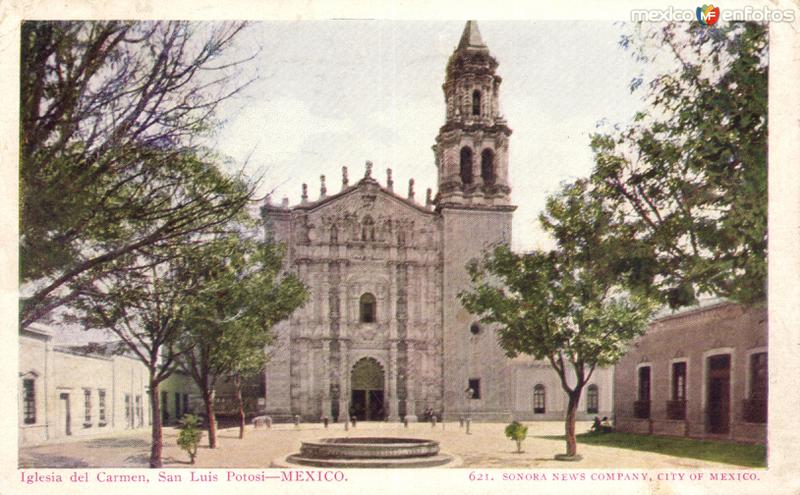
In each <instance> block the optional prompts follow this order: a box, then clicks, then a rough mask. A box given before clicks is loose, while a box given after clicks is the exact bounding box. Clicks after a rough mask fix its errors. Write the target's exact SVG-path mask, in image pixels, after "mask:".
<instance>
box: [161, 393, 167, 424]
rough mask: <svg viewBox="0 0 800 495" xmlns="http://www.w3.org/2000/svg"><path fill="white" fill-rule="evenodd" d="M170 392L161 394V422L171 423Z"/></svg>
mask: <svg viewBox="0 0 800 495" xmlns="http://www.w3.org/2000/svg"><path fill="white" fill-rule="evenodd" d="M168 406H169V392H161V421H162V422H164V423H166V422H167V421H169V409H168Z"/></svg>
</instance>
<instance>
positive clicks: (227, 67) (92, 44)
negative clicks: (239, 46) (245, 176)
mask: <svg viewBox="0 0 800 495" xmlns="http://www.w3.org/2000/svg"><path fill="white" fill-rule="evenodd" d="M242 28H243V24H241V23H221V24H214V25H210V24H203V25H199V24H192V23H187V22H123V21H91V22H82V21H81V22H78V21H69V22H51V21H46V22H43V21H26V22H23V23H22V34H21V67H20V87H21V101H20V278H21V284H22V287H23V293H25V294H26V296H27V297H26V298H25V299H24V302H23V304H22V307H21V311H20V323H21V325H22V326H26V325H29V324H30V323H32V322H34V321H37V320H39V319H42V318H44V317H46V316H47V315H48V314H50V313H51V311H53V310H54V309H56V308H59V307H63V306H65V305H68V304H70V303H71V302H72V301H74V300H75V298H76V297H78V294H79V293H80V292H81V291H82V290H83V289H85V288H87V287H91V286H92V284H93V282H94V281H96V280H98V279H101V278H102V277H103V276H104V275H105V274H106V273H107V271H108V270H110V269H116V268H118V267H119V263H120V262H121V261H123V260H126V261H128V262H130V263H136V262H138V261H139V260H140V259H142V258H140V257H139V256H138V255H145V256H146V255H147V253H148V251H149V250H152V249H163V248H164V247H165V246H167V245H169V244H171V243H173V242H175V241H176V240H177V239H181V238H182V237H184V236H186V235H189V234H192V233H196V232H200V231H204V230H207V229H209V228H212V227H214V226H218V225H221V224H223V223H225V222H227V221H228V220H229V219H230V218H231V217H232V216H235V215H236V214H237V212H238V211H239V210H241V208H242V207H243V206H244V205H245V204H247V202H248V200H250V199H251V198H252V195H253V190H254V185H252V184H250V185H248V184H244V183H243V182H242V180H240V179H239V178H236V177H230V176H228V175H226V174H223V173H221V172H220V171H219V170H218V169H217V167H216V163H218V161H219V160H218V159H217V158H216V157H214V156H213V154H212V153H211V152H210V151H208V150H206V149H204V148H203V147H202V146H200V144H199V143H200V142H201V141H200V140H201V139H203V138H204V137H205V136H207V135H208V133H209V132H210V131H211V130H213V129H214V127H215V125H216V121H215V119H214V113H215V109H216V107H217V106H218V105H219V104H220V102H222V101H224V100H225V99H227V98H229V97H230V96H232V95H234V94H235V93H236V92H237V91H239V90H240V89H241V88H242V87H243V86H244V85H246V84H247V81H246V80H243V79H242V78H241V77H240V76H241V74H240V71H239V70H238V67H239V63H240V61H237V60H231V59H230V58H229V57H227V58H226V56H225V54H226V52H227V51H228V49H229V48H230V46H231V44H232V42H233V40H234V39H235V38H236V36H237V35H238V34H239V33H240V31H241V30H242Z"/></svg>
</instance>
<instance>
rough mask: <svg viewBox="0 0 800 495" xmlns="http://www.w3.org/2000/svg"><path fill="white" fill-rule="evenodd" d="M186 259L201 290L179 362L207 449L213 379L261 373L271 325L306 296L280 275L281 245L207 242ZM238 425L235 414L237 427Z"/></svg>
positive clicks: (232, 239) (237, 239) (212, 443)
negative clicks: (202, 415) (201, 417)
mask: <svg viewBox="0 0 800 495" xmlns="http://www.w3.org/2000/svg"><path fill="white" fill-rule="evenodd" d="M191 259H192V261H191V262H192V263H193V264H194V266H196V267H200V273H199V275H198V281H197V283H198V284H199V285H200V286H201V290H199V291H198V293H197V294H196V295H195V296H194V297H193V298H192V301H191V303H190V305H189V307H188V314H189V315H190V317H189V318H188V319H187V321H186V332H185V333H184V335H183V337H182V340H181V345H182V347H183V349H184V350H185V353H184V355H183V359H182V362H183V365H184V366H185V368H186V369H187V370H188V371H189V373H190V374H191V376H192V377H193V378H194V380H195V382H196V383H197V386H198V387H199V388H200V391H201V393H202V396H203V401H204V403H205V407H206V416H207V418H208V436H209V439H208V440H209V447H210V448H212V449H213V448H215V447H216V424H215V418H216V415H215V410H214V393H215V388H216V383H217V379H218V378H220V377H224V376H233V377H234V378H235V379H240V378H241V376H242V375H244V374H247V373H252V372H254V371H257V370H259V369H261V368H262V367H263V365H264V362H265V359H266V354H265V352H266V349H265V347H266V346H267V344H268V343H269V342H270V341H271V332H270V330H271V329H272V326H273V325H275V324H276V323H278V322H279V321H281V320H283V319H285V318H287V317H289V315H291V313H292V312H293V311H294V310H295V309H297V308H298V307H300V306H302V305H303V304H304V303H305V301H306V298H307V297H308V295H307V290H306V287H305V285H303V283H302V282H300V280H299V279H298V278H297V277H296V276H295V275H294V274H290V273H289V274H287V273H282V268H283V266H282V262H283V249H282V247H281V246H279V245H276V244H273V243H271V242H258V241H255V240H254V239H252V238H249V237H247V236H245V235H243V234H242V233H240V234H238V235H230V236H222V237H218V238H216V239H213V240H211V241H209V242H207V243H206V244H204V245H203V246H202V247H201V248H200V249H197V250H196V251H195V252H194V253H193V254H192V255H191ZM237 376H238V378H237ZM239 393H241V391H240V390H239ZM240 407H241V402H240ZM241 421H243V411H241V410H240V428H242V427H243V425H242V423H241Z"/></svg>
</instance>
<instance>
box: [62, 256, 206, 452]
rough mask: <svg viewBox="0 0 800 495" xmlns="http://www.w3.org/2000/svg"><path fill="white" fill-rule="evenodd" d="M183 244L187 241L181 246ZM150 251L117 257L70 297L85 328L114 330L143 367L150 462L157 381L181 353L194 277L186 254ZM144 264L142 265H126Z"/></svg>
mask: <svg viewBox="0 0 800 495" xmlns="http://www.w3.org/2000/svg"><path fill="white" fill-rule="evenodd" d="M183 249H184V253H185V250H188V249H190V247H189V246H183ZM174 251H175V247H172V248H171V250H170V251H169V252H161V251H151V253H150V256H149V257H148V259H147V260H143V259H141V256H140V257H139V258H140V259H138V260H136V261H135V262H129V261H127V260H119V268H118V269H116V270H111V271H110V272H109V273H107V274H106V275H105V276H104V277H103V279H102V280H101V281H95V282H94V283H93V284H92V285H91V286H90V287H85V288H83V289H82V290H81V291H80V293H79V294H78V296H77V298H76V299H75V301H74V304H73V308H74V310H75V311H74V312H73V313H72V314H70V315H68V319H77V320H78V321H79V322H80V323H81V324H82V325H83V326H84V327H86V328H98V329H103V330H106V331H109V332H111V333H113V335H115V336H116V337H117V338H118V339H119V343H120V344H121V345H120V346H119V347H118V349H117V351H118V352H125V353H128V354H131V355H133V356H134V357H135V358H137V359H138V360H139V361H141V362H142V363H143V364H144V365H145V367H146V368H147V370H148V374H149V378H148V390H149V396H150V397H149V398H150V410H151V417H152V418H153V421H152V426H151V447H150V467H153V468H159V467H161V465H162V459H161V457H162V451H163V434H162V417H161V414H162V413H161V402H160V400H159V387H160V384H161V383H162V382H163V381H164V380H166V379H167V378H169V377H170V376H171V375H172V373H174V372H175V370H176V368H177V366H178V358H179V355H180V353H181V350H180V347H179V346H178V340H179V338H180V337H181V335H182V332H183V331H184V330H185V325H184V320H185V318H186V308H187V307H188V301H189V298H190V297H191V295H192V293H193V291H195V290H196V288H197V284H196V277H193V276H192V275H191V270H192V269H193V268H194V266H193V265H191V264H189V263H187V261H188V258H187V257H186V256H184V255H182V254H181V253H175V252H174ZM132 264H136V265H143V264H149V267H148V268H147V269H135V270H129V269H127V267H128V266H130V265H132Z"/></svg>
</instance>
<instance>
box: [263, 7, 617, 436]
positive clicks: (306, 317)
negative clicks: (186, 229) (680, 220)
mask: <svg viewBox="0 0 800 495" xmlns="http://www.w3.org/2000/svg"><path fill="white" fill-rule="evenodd" d="M497 67H498V63H497V60H496V59H495V58H494V57H493V56H492V55H491V53H490V51H489V48H488V47H487V46H486V44H485V43H484V42H483V39H482V38H481V34H480V32H479V30H478V26H477V24H476V23H475V22H474V21H469V22H467V24H466V26H465V28H464V32H463V34H462V36H461V39H460V41H459V43H458V46H457V48H456V49H455V51H454V52H453V54H452V55H451V56H450V59H449V61H448V62H447V66H446V69H445V81H444V85H443V86H442V89H443V91H444V100H445V107H446V112H445V122H444V124H443V125H442V126H441V128H440V130H439V133H438V135H437V136H436V137H435V144H434V145H433V152H434V163H435V166H436V169H437V186H438V191H437V193H436V195H435V197H434V195H433V193H432V191H431V190H430V189H429V190H428V191H427V194H426V198H425V201H424V202H422V203H421V202H417V201H416V200H415V191H414V182H413V179H412V180H411V181H410V183H409V185H408V191H407V194H398V192H397V191H396V190H395V188H394V182H393V180H392V171H391V169H388V170H387V171H386V181H385V182H384V183H383V184H381V183H379V182H378V180H376V178H375V177H374V176H373V170H372V167H373V166H372V163H370V162H367V164H366V168H365V172H364V175H363V177H361V178H360V179H359V180H357V181H355V182H354V183H352V184H351V183H350V179H349V177H348V171H347V169H346V168H343V171H342V184H341V189H340V191H339V192H338V193H335V194H332V195H328V189H327V186H326V185H325V177H324V176H322V177H321V187H320V195H319V197H318V198H317V199H316V200H310V199H309V197H308V187H307V185H306V184H303V187H302V191H303V193H302V196H301V202H300V204H297V205H294V206H290V205H289V203H288V200H284V201H283V203H282V204H280V205H275V204H271V203H270V202H268V203H267V204H266V205H265V206H264V207H263V209H262V215H263V219H264V224H265V229H266V232H267V234H266V235H267V236H268V237H269V238H272V239H274V240H277V241H280V242H283V243H285V244H286V246H287V258H286V264H287V269H288V270H292V271H294V272H295V273H297V274H298V275H299V277H300V278H301V279H302V280H303V281H304V282H305V283H306V284H307V285H308V286H309V288H310V292H311V297H310V301H309V302H308V303H307V304H306V306H305V307H303V308H302V309H300V310H298V311H296V312H295V313H294V314H293V315H292V317H291V319H290V320H288V321H285V322H282V323H281V324H279V325H278V326H277V327H276V335H277V339H276V342H275V346H274V348H273V349H272V350H271V351H270V353H271V359H270V362H269V364H268V367H267V370H266V372H265V375H264V376H265V402H266V412H267V414H269V415H271V416H273V417H274V418H277V419H280V418H288V417H291V416H294V415H300V416H301V417H303V418H304V419H307V420H319V418H320V417H324V416H326V417H330V418H334V419H338V418H341V417H343V416H344V415H350V414H353V415H355V416H357V417H358V418H360V419H362V420H364V419H367V420H382V419H389V420H398V419H400V418H404V417H405V418H409V419H410V420H412V421H413V420H415V419H416V418H417V417H418V416H420V415H422V414H423V412H424V411H428V410H433V411H435V412H437V413H439V414H442V415H443V416H444V417H445V418H448V419H452V418H457V417H459V416H462V415H465V414H470V415H471V416H472V417H473V418H475V419H477V420H494V421H507V420H510V419H511V418H512V417H514V418H518V419H538V418H542V419H562V418H563V412H564V411H565V410H566V395H565V394H564V393H563V391H562V390H561V385H560V382H559V381H558V377H557V376H556V374H555V372H554V371H553V370H552V369H550V367H549V365H546V364H544V363H537V362H535V361H533V360H526V359H524V358H517V359H514V360H511V359H508V358H507V357H506V356H505V354H504V352H503V350H502V349H501V348H500V347H499V346H498V344H497V338H496V335H495V331H494V329H492V328H483V327H482V325H481V324H480V323H478V322H477V321H476V319H475V317H474V316H473V315H471V314H470V313H469V312H467V311H466V309H464V308H463V307H462V306H461V304H460V303H459V302H458V300H457V295H458V293H459V292H460V291H462V290H465V289H467V288H468V287H469V277H468V275H467V272H466V269H465V266H466V264H467V263H468V262H469V261H470V260H471V259H474V258H477V257H479V256H480V255H481V254H482V252H483V251H484V250H485V249H486V248H489V247H491V246H493V245H495V244H498V243H510V242H511V220H512V215H513V213H514V210H515V209H516V206H514V205H513V204H512V202H511V187H510V184H509V163H508V156H509V155H508V146H509V137H510V136H511V133H512V131H511V129H510V128H509V126H508V123H507V122H506V120H505V118H504V116H503V115H502V113H501V111H500V105H499V101H500V99H499V98H500V84H501V82H502V78H501V77H500V76H499V75H498V74H497V72H496V70H497ZM610 373H611V372H610V371H609V370H598V371H597V372H596V374H595V376H594V378H593V380H594V382H593V383H594V384H595V387H597V388H596V389H595V392H597V395H596V396H595V397H594V399H593V400H594V402H593V404H594V409H593V410H594V411H598V410H599V411H600V413H602V412H604V411H605V412H606V415H610V410H611V379H610V377H611V374H610ZM598 404H599V409H598ZM582 413H583V414H582V417H592V416H593V415H594V413H591V414H590V413H589V412H586V408H585V407H584V408H583V409H582Z"/></svg>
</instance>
